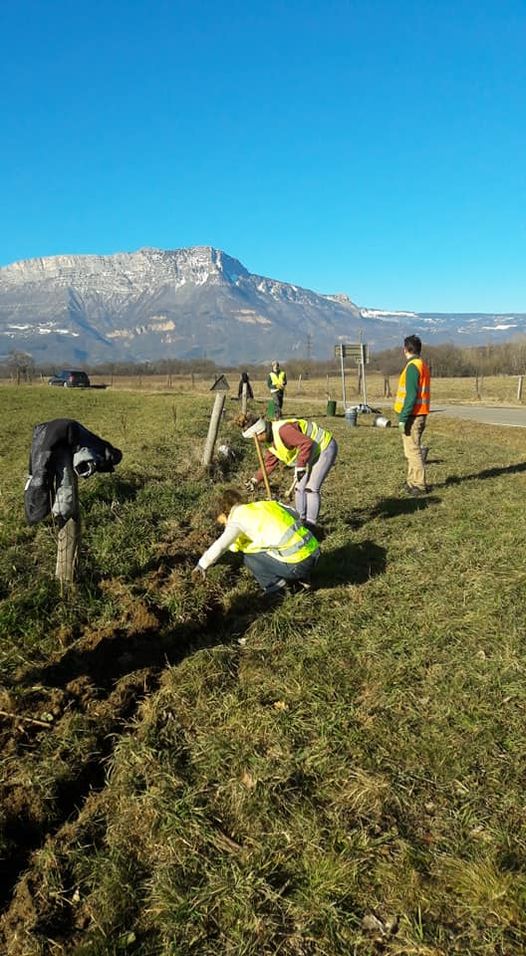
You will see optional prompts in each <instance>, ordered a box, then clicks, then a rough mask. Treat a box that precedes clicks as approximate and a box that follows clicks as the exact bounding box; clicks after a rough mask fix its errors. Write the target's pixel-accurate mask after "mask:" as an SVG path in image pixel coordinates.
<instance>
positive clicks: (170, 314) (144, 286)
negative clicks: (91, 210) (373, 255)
mask: <svg viewBox="0 0 526 956" xmlns="http://www.w3.org/2000/svg"><path fill="white" fill-rule="evenodd" d="M525 329H526V315H516V316H493V315H492V316H489V315H484V316H481V315H469V316H468V315H464V316H450V315H438V314H437V315H434V314H416V313H413V312H386V311H382V310H376V309H365V308H363V309H360V308H359V307H358V306H356V305H355V304H354V303H353V302H352V301H351V299H349V298H348V296H346V295H343V294H338V295H320V294H318V293H315V292H311V291H309V290H308V289H303V288H300V287H299V286H295V285H291V284H289V283H286V282H278V281H277V280H275V279H269V278H266V277H264V276H259V275H253V274H251V273H250V272H248V270H247V269H246V268H245V267H244V266H243V265H242V264H241V263H240V262H238V260H237V259H233V258H232V257H231V256H228V255H226V253H224V252H222V251H221V250H219V249H213V248H211V247H209V246H198V247H194V248H189V249H175V250H171V251H164V250H161V249H140V250H139V251H138V252H134V253H118V254H117V255H112V256H69V255H64V256H53V257H49V258H45V259H30V260H25V261H22V262H15V263H14V264H13V265H10V266H7V267H5V268H2V269H0V355H6V354H7V353H8V352H10V351H11V350H12V349H18V350H23V351H26V352H30V353H31V354H32V355H33V357H34V359H35V361H36V362H37V363H50V364H62V363H68V364H69V363H75V364H78V363H82V362H90V363H96V362H99V361H121V360H126V359H127V360H137V361H144V360H148V359H150V360H154V359H157V358H169V357H177V358H195V357H203V356H206V357H207V358H210V359H213V360H215V361H216V362H218V363H221V362H225V363H227V362H265V361H269V360H270V359H272V358H273V357H279V358H280V359H281V360H286V359H289V358H291V357H305V356H306V355H307V354H310V355H311V356H312V357H313V358H325V357H327V356H328V355H330V354H331V353H332V350H333V346H334V345H335V344H336V343H338V342H341V341H353V340H354V341H357V340H358V338H359V335H360V333H362V335H363V338H364V340H365V341H367V342H369V344H370V346H371V348H373V349H375V350H378V349H380V348H384V347H387V346H391V345H396V344H398V343H399V342H400V337H401V336H403V335H406V334H408V333H409V332H415V331H416V332H421V333H422V336H423V337H424V338H425V340H426V341H432V342H438V341H445V340H447V339H452V338H454V339H456V340H460V341H463V342H470V343H471V342H475V341H480V340H483V341H487V340H488V330H489V331H490V332H493V333H495V335H497V336H499V337H502V338H506V337H510V336H511V335H512V334H514V333H516V332H519V331H523V330H525Z"/></svg>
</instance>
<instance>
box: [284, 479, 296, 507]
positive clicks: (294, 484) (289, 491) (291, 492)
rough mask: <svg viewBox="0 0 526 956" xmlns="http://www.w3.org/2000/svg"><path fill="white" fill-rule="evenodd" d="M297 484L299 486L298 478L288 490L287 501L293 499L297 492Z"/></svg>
mask: <svg viewBox="0 0 526 956" xmlns="http://www.w3.org/2000/svg"><path fill="white" fill-rule="evenodd" d="M297 484H298V479H297V478H294V481H293V482H292V484H291V486H290V488H287V490H286V492H285V498H286V499H287V501H289V500H290V498H292V495H293V494H294V492H295V491H296V485H297Z"/></svg>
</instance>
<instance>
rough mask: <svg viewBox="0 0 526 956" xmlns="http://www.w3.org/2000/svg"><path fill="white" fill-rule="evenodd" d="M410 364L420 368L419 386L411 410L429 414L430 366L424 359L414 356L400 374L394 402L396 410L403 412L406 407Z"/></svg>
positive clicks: (419, 413)
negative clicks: (406, 383)
mask: <svg viewBox="0 0 526 956" xmlns="http://www.w3.org/2000/svg"><path fill="white" fill-rule="evenodd" d="M410 365H416V367H417V369H418V386H417V389H418V390H417V394H416V401H415V404H414V405H413V408H412V410H411V415H428V414H429V406H430V401H431V373H430V371H429V367H428V366H427V365H426V363H425V362H424V360H423V359H421V358H413V359H409V362H408V363H407V365H406V366H405V368H404V369H403V371H402V374H401V375H400V379H399V382H398V389H397V392H396V398H395V403H394V410H395V412H401V411H402V409H403V407H404V402H405V396H406V387H405V382H406V376H407V369H408V368H409V366H410Z"/></svg>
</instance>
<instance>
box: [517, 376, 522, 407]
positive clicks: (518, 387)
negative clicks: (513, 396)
mask: <svg viewBox="0 0 526 956" xmlns="http://www.w3.org/2000/svg"><path fill="white" fill-rule="evenodd" d="M523 379H524V375H519V381H518V382H517V401H518V402H522V382H523Z"/></svg>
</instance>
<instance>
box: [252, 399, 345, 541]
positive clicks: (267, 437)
mask: <svg viewBox="0 0 526 956" xmlns="http://www.w3.org/2000/svg"><path fill="white" fill-rule="evenodd" d="M254 436H255V437H256V438H257V440H258V442H261V443H262V444H265V445H267V446H268V448H267V451H266V454H265V459H264V464H265V470H266V472H267V474H271V472H273V471H274V469H275V468H276V467H277V465H278V463H279V462H281V463H282V464H284V465H286V466H287V467H288V468H294V475H295V478H296V487H295V504H296V511H297V512H298V514H299V516H300V518H301V519H302V521H305V522H306V524H307V527H309V528H310V529H311V530H312V531H314V532H315V530H316V524H317V521H318V515H319V512H320V505H321V498H320V489H321V486H322V484H323V482H324V481H325V479H326V477H327V475H328V473H329V471H330V469H331V468H332V466H333V465H334V463H335V461H336V456H337V454H338V445H337V443H336V440H335V439H334V438H333V436H332V435H331V433H330V432H329V431H327V429H326V428H322V427H321V425H318V424H317V422H312V421H310V422H309V421H307V420H306V419H304V418H285V419H283V420H282V421H279V422H269V421H267V420H266V419H265V418H258V419H257V421H255V422H253V423H252V424H251V425H250V427H248V428H246V429H245V431H244V432H243V438H253V437H254ZM262 480H263V473H262V471H261V469H259V471H257V472H256V474H255V475H254V476H253V477H252V478H250V479H249V481H248V482H247V487H248V488H250V489H252V490H253V489H254V488H255V487H256V486H257V485H258V484H259V482H260V481H262Z"/></svg>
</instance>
